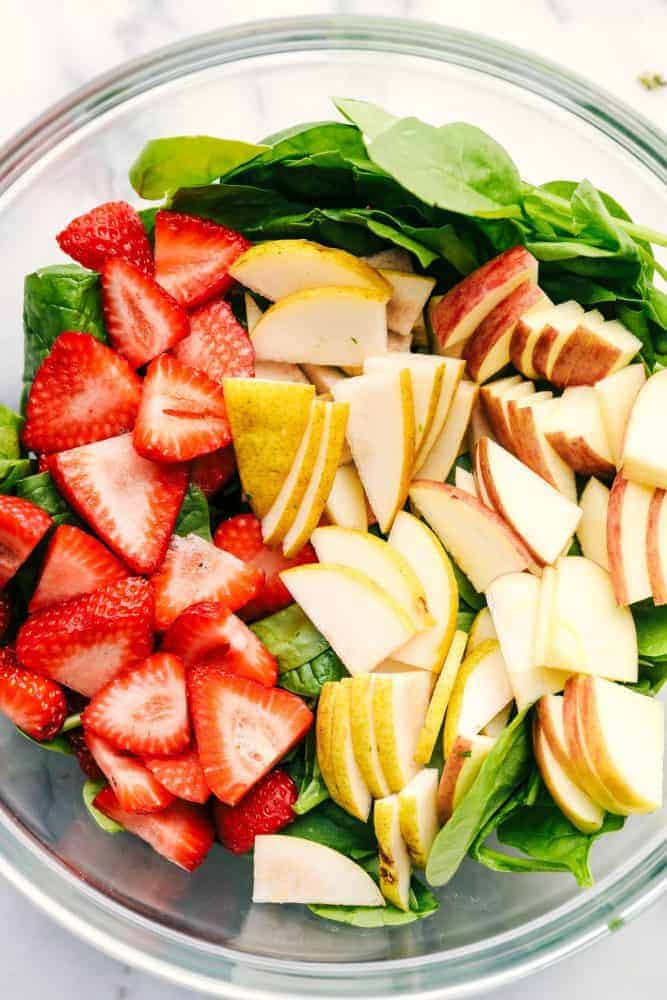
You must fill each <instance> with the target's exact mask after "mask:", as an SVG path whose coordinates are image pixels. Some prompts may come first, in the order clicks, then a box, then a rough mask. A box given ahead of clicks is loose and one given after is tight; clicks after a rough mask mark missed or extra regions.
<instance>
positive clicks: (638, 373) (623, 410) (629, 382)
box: [593, 364, 646, 466]
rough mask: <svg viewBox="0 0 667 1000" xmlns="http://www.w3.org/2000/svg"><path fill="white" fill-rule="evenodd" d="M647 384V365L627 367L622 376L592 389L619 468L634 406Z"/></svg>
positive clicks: (612, 377) (607, 379) (616, 376)
mask: <svg viewBox="0 0 667 1000" xmlns="http://www.w3.org/2000/svg"><path fill="white" fill-rule="evenodd" d="M645 383H646V373H645V371H644V365H643V364H638V365H628V367H627V368H622V369H621V371H620V372H615V373H614V374H613V375H607V377H606V378H603V379H601V380H600V381H599V382H596V383H595V385H594V386H593V388H594V389H595V395H596V396H597V398H598V403H599V406H600V411H601V413H602V422H603V423H604V426H605V430H606V431H607V440H608V441H609V446H610V448H611V454H612V458H613V460H614V462H615V463H616V465H617V466H618V465H619V464H620V461H621V455H622V453H623V440H624V438H625V429H626V427H627V425H628V420H629V419H630V414H631V413H632V408H633V406H634V405H635V400H636V399H637V396H638V395H639V393H640V391H641V390H642V388H643V386H644V385H645Z"/></svg>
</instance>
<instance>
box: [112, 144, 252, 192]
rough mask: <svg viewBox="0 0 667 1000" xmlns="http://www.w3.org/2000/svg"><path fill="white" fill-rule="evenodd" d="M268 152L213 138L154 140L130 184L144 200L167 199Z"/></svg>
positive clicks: (132, 171)
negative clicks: (179, 191) (177, 191)
mask: <svg viewBox="0 0 667 1000" xmlns="http://www.w3.org/2000/svg"><path fill="white" fill-rule="evenodd" d="M266 148H267V147H266V146H253V145H252V144H251V143H248V142H239V141H237V140H235V139H215V138H214V137H213V136H210V135H177V136H170V137H165V138H162V139H151V140H150V142H147V143H146V145H145V146H144V148H143V149H142V150H141V152H140V153H139V156H138V157H137V158H136V160H135V161H134V163H133V164H132V166H131V167H130V184H131V185H132V187H133V188H134V190H135V191H136V192H137V194H139V195H141V197H142V198H148V199H149V200H152V199H156V198H163V197H164V196H165V195H169V194H172V193H173V192H174V191H176V190H178V188H180V187H195V186H196V185H197V184H208V183H209V181H212V180H215V179H216V178H217V177H220V176H221V175H222V174H227V173H229V172H230V171H232V170H234V169H235V168H236V167H239V166H240V165H241V164H242V163H247V162H248V161H249V160H253V159H255V157H257V156H259V154H260V153H263V152H264V151H265V149H266Z"/></svg>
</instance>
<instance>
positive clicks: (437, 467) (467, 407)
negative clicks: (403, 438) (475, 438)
mask: <svg viewBox="0 0 667 1000" xmlns="http://www.w3.org/2000/svg"><path fill="white" fill-rule="evenodd" d="M477 392H478V388H477V386H476V385H475V383H474V382H466V381H463V380H461V381H459V383H458V386H457V388H456V392H455V393H454V398H453V399H452V402H451V406H450V408H449V412H448V414H447V419H446V420H445V423H444V426H443V428H442V430H441V431H440V434H439V435H438V436H437V438H436V439H435V440H434V441H433V443H432V444H431V445H430V447H428V448H427V447H426V446H425V448H426V450H427V451H428V454H427V455H426V458H425V459H424V461H423V462H422V464H421V465H420V466H419V469H418V472H419V478H420V479H432V480H434V481H435V482H437V483H443V482H444V481H445V479H446V478H447V476H448V475H449V473H450V472H451V469H452V466H453V465H454V462H455V461H456V459H457V456H458V455H459V452H460V449H461V446H462V445H463V443H464V442H465V437H466V431H467V430H468V424H469V422H470V415H471V413H472V409H473V406H474V405H475V400H476V399H477Z"/></svg>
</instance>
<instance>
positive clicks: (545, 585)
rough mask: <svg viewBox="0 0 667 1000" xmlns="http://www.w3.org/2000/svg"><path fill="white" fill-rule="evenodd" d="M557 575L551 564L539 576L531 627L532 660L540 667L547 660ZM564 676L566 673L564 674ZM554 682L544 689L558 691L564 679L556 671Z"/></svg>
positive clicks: (549, 673)
mask: <svg viewBox="0 0 667 1000" xmlns="http://www.w3.org/2000/svg"><path fill="white" fill-rule="evenodd" d="M557 583H558V576H557V574H556V570H555V568H554V567H553V566H545V567H544V571H543V573H542V576H541V578H540V591H539V594H538V601H537V617H536V619H535V624H534V628H533V662H534V664H535V666H536V667H542V666H543V665H544V664H545V663H548V662H549V642H550V636H551V625H552V622H553V619H554V608H555V606H556V584H557ZM547 673H548V675H549V676H547V677H546V678H545V679H546V681H549V678H550V676H551V673H552V672H551V671H547ZM565 676H566V675H565ZM553 680H554V684H550V683H547V684H546V685H545V690H546V691H560V690H561V688H562V687H563V685H564V683H565V680H564V678H562V677H561V674H560V673H558V676H556V675H555V674H554V676H553Z"/></svg>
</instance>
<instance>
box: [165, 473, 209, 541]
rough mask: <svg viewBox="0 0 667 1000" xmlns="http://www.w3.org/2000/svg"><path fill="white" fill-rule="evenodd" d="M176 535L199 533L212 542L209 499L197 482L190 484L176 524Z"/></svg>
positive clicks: (205, 539)
mask: <svg viewBox="0 0 667 1000" xmlns="http://www.w3.org/2000/svg"><path fill="white" fill-rule="evenodd" d="M174 534H176V535H192V534H194V535H199V537H200V538H203V539H204V541H206V542H212V541H213V536H212V535H211V519H210V516H209V510H208V500H207V499H206V497H205V495H204V494H203V493H202V491H201V490H200V489H199V487H198V486H197V485H196V484H195V483H190V484H189V485H188V488H187V491H186V494H185V496H184V497H183V503H182V504H181V509H180V511H179V514H178V517H177V518H176V524H175V526H174Z"/></svg>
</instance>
